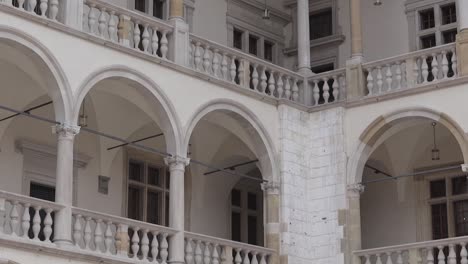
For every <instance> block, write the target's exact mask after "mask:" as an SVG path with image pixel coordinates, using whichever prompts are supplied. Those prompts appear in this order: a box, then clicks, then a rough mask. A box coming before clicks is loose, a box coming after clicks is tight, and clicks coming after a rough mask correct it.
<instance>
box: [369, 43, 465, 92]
mask: <svg viewBox="0 0 468 264" xmlns="http://www.w3.org/2000/svg"><path fill="white" fill-rule="evenodd" d="M363 69H364V71H365V75H366V80H367V81H366V85H367V91H368V94H367V96H374V95H380V94H383V93H387V92H391V91H397V90H402V89H410V88H414V87H417V86H418V85H424V84H429V83H435V82H440V81H445V80H448V79H453V78H456V77H457V76H458V73H457V56H456V53H455V44H448V45H444V46H439V47H435V48H431V49H425V50H420V51H416V52H412V53H408V54H405V55H401V56H397V57H392V58H388V59H384V60H380V61H375V62H370V63H365V64H363Z"/></svg>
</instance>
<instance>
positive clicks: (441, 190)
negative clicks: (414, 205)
mask: <svg viewBox="0 0 468 264" xmlns="http://www.w3.org/2000/svg"><path fill="white" fill-rule="evenodd" d="M430 191H431V198H439V197H444V196H445V179H442V180H437V181H431V183H430Z"/></svg>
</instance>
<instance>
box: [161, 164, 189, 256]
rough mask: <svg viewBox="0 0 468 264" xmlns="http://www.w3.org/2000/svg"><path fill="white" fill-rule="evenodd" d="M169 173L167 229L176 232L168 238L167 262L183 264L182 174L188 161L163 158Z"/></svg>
mask: <svg viewBox="0 0 468 264" xmlns="http://www.w3.org/2000/svg"><path fill="white" fill-rule="evenodd" d="M164 161H165V162H166V165H167V166H169V171H170V173H171V176H170V177H171V180H170V182H171V185H170V190H169V227H171V228H173V229H176V230H177V231H178V232H177V233H176V234H174V235H173V236H171V237H170V238H169V262H170V263H178V264H182V263H184V258H185V242H184V222H185V221H184V220H185V217H184V210H185V209H184V173H185V167H186V166H187V165H188V164H189V162H190V159H188V158H183V157H180V156H175V157H169V158H165V159H164Z"/></svg>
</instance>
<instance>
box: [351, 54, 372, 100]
mask: <svg viewBox="0 0 468 264" xmlns="http://www.w3.org/2000/svg"><path fill="white" fill-rule="evenodd" d="M362 61H363V58H362V56H355V57H353V58H351V59H349V60H348V61H346V87H347V88H346V89H347V90H346V96H347V98H348V99H353V98H360V97H362V96H364V95H366V94H367V92H366V87H365V79H364V73H363V71H362Z"/></svg>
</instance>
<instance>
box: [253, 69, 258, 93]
mask: <svg viewBox="0 0 468 264" xmlns="http://www.w3.org/2000/svg"><path fill="white" fill-rule="evenodd" d="M257 67H258V64H256V63H254V65H253V66H252V89H254V90H255V91H257V87H258V71H257Z"/></svg>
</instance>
